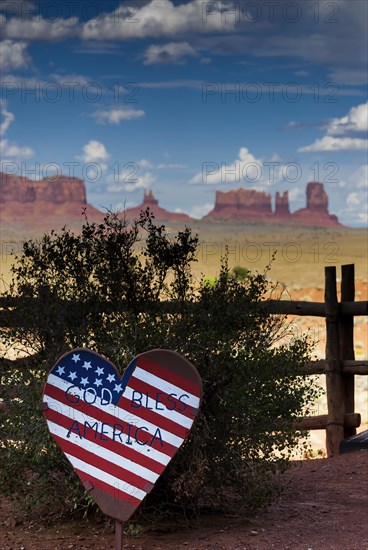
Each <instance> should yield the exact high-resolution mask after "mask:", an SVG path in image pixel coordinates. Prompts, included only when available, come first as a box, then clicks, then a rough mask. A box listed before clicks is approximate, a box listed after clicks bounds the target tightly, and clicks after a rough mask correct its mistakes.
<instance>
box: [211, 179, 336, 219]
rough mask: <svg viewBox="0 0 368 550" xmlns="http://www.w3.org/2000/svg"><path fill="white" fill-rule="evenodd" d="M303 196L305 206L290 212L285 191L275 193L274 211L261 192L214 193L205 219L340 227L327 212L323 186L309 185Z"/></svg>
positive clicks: (318, 184)
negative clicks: (213, 202)
mask: <svg viewBox="0 0 368 550" xmlns="http://www.w3.org/2000/svg"><path fill="white" fill-rule="evenodd" d="M306 195H307V206H306V207H305V208H301V209H300V210H297V211H296V212H294V213H291V212H290V207H289V194H288V191H285V192H284V193H282V194H281V193H279V192H277V193H276V198H275V211H274V212H273V211H272V207H271V195H269V194H268V193H265V192H264V191H256V190H254V189H235V190H231V191H216V200H215V206H214V208H213V210H211V211H210V212H209V213H208V214H207V216H205V218H204V219H220V220H221V219H229V220H231V219H241V220H244V221H247V220H249V221H261V222H266V223H267V222H268V223H285V224H288V223H291V224H293V223H294V224H296V223H298V224H301V225H309V226H319V227H329V226H341V224H340V223H339V221H338V219H337V217H336V216H334V215H331V214H329V212H328V197H327V193H326V191H325V190H324V187H323V184H322V183H319V182H310V183H308V185H307V190H306Z"/></svg>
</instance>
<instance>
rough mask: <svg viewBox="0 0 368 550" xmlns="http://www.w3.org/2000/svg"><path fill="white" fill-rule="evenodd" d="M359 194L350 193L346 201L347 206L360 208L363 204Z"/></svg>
mask: <svg viewBox="0 0 368 550" xmlns="http://www.w3.org/2000/svg"><path fill="white" fill-rule="evenodd" d="M360 195H361V194H359V193H356V192H353V193H349V194H348V196H347V199H346V204H347V205H348V206H353V207H354V206H359V205H360V204H361V198H360Z"/></svg>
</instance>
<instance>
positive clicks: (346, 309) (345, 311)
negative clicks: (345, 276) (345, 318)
mask: <svg viewBox="0 0 368 550" xmlns="http://www.w3.org/2000/svg"><path fill="white" fill-rule="evenodd" d="M340 313H342V315H354V316H355V317H358V316H359V315H368V301H367V300H365V301H361V302H342V303H341V304H340Z"/></svg>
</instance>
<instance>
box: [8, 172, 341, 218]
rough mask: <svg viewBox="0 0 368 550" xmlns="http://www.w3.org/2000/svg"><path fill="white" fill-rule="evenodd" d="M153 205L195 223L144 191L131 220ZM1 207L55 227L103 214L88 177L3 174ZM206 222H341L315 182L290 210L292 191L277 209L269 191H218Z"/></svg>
mask: <svg viewBox="0 0 368 550" xmlns="http://www.w3.org/2000/svg"><path fill="white" fill-rule="evenodd" d="M147 208H149V209H150V211H151V212H152V214H153V215H154V216H155V218H156V219H157V220H160V221H161V220H162V221H175V222H182V223H185V222H191V221H193V220H192V218H191V217H190V216H188V215H187V214H184V213H181V212H169V211H168V210H165V209H164V208H162V207H160V206H159V204H158V201H157V199H156V198H155V197H154V195H153V193H152V191H151V190H150V191H148V192H146V191H145V192H144V197H143V202H142V204H140V205H139V206H136V207H134V208H128V209H126V211H125V214H126V217H127V218H128V219H133V218H137V217H139V214H140V212H141V210H146V209H147ZM0 209H1V219H2V223H3V224H4V223H6V224H7V225H16V224H17V223H22V224H23V225H24V226H29V227H30V228H32V227H41V226H42V225H46V226H49V225H50V223H52V221H53V220H54V221H55V222H60V221H62V220H64V222H69V221H70V220H75V221H80V219H81V213H82V211H83V209H85V210H86V213H87V216H88V218H89V219H90V220H92V221H94V220H96V221H99V220H101V219H102V216H103V212H101V211H100V210H98V209H97V208H95V207H94V206H92V205H90V204H88V203H87V197H86V189H85V184H84V181H83V180H82V179H79V178H69V177H66V176H62V175H60V176H54V177H51V178H48V179H43V180H40V181H34V180H31V179H28V178H25V177H21V176H16V175H13V174H6V173H3V172H0ZM202 219H203V220H205V221H212V222H216V221H218V222H221V221H225V220H230V221H233V220H235V221H238V222H239V221H240V222H261V223H278V224H282V225H287V224H298V225H306V226H315V227H331V226H341V225H342V224H340V223H339V221H338V219H337V217H336V216H335V215H332V214H330V213H329V211H328V196H327V193H326V191H325V189H324V186H323V184H322V183H319V182H310V183H308V184H307V188H306V206H305V208H301V209H299V210H297V211H296V212H293V213H292V212H290V206H289V197H288V191H285V192H284V193H279V192H277V193H276V196H275V209H274V210H273V208H272V197H271V195H270V194H269V193H265V192H264V191H256V190H254V189H235V190H230V191H219V190H217V191H216V197H215V205H214V207H213V209H212V210H211V211H210V212H209V213H208V214H207V215H206V216H204V218H202Z"/></svg>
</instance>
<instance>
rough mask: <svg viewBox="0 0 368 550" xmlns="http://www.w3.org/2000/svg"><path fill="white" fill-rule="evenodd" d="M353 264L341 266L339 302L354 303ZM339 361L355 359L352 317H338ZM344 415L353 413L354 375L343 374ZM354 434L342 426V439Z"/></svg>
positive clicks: (354, 431)
mask: <svg viewBox="0 0 368 550" xmlns="http://www.w3.org/2000/svg"><path fill="white" fill-rule="evenodd" d="M354 277H355V273H354V264H349V265H343V266H341V302H354V299H355V282H354ZM339 331H340V359H341V360H344V359H352V360H354V359H355V354H354V316H352V315H340V317H339ZM342 378H343V384H344V401H345V413H353V412H354V375H353V374H343V376H342ZM355 434H356V428H353V427H348V426H344V437H349V436H351V435H355Z"/></svg>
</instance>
